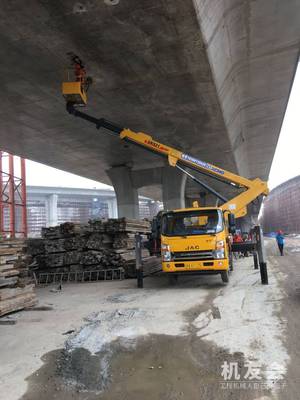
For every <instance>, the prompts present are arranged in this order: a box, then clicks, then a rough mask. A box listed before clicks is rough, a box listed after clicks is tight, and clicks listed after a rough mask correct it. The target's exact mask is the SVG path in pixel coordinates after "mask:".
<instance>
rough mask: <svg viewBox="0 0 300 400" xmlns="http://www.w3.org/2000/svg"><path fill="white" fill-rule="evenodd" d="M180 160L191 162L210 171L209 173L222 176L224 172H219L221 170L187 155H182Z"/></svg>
mask: <svg viewBox="0 0 300 400" xmlns="http://www.w3.org/2000/svg"><path fill="white" fill-rule="evenodd" d="M181 158H182V159H183V160H186V161H189V162H192V163H194V164H197V165H199V166H200V167H203V168H206V169H210V170H211V171H213V172H216V173H217V174H221V175H224V171H223V170H221V169H219V168H217V167H214V166H213V165H211V164H208V163H206V162H205V161H201V160H198V159H197V158H194V157H191V156H189V155H188V154H184V153H183V154H182V156H181Z"/></svg>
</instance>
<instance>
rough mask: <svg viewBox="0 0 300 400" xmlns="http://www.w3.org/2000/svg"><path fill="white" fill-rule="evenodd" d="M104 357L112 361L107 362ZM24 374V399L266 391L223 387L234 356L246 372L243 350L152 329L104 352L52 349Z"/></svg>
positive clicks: (241, 395)
mask: <svg viewBox="0 0 300 400" xmlns="http://www.w3.org/2000/svg"><path fill="white" fill-rule="evenodd" d="M108 358H109V359H110V360H111V361H110V366H109V367H108V363H107V361H108ZM43 361H44V363H45V364H44V365H43V366H42V367H41V368H40V369H39V370H38V371H37V372H35V373H34V374H32V375H31V376H30V377H29V378H28V379H27V381H28V391H27V393H26V394H25V395H24V396H23V397H22V400H40V399H41V398H42V399H43V400H50V399H57V400H70V399H78V400H83V399H85V400H95V399H98V400H100V399H101V400H108V399H109V400H117V399H118V400H121V399H122V400H127V399H128V400H129V399H130V400H141V399H143V400H154V399H159V400H171V399H172V400H173V399H174V400H177V399H189V400H193V399H195V400H196V399H197V400H198V399H201V398H204V396H205V397H206V398H214V399H245V400H248V399H249V400H250V399H256V398H259V397H260V396H263V395H265V394H266V392H262V391H255V390H243V389H233V390H230V389H222V387H221V382H222V380H223V378H222V376H221V366H222V364H223V363H224V361H227V362H237V363H238V365H239V371H240V373H241V374H242V373H244V372H245V371H244V370H243V368H244V367H243V366H244V359H243V354H241V353H236V354H228V353H227V352H226V351H224V350H222V349H219V348H216V347H215V346H213V345H210V344H208V343H204V342H203V341H201V339H199V338H197V337H195V336H194V335H189V336H187V337H174V336H168V335H150V336H146V337H141V338H140V339H138V340H137V342H136V346H135V348H134V349H132V348H131V349H130V348H126V347H124V346H123V345H122V342H121V341H116V342H114V343H113V344H111V346H110V347H109V348H106V350H105V351H103V352H102V354H97V355H91V354H90V353H89V352H88V351H87V350H84V349H76V350H74V351H72V352H71V353H69V354H67V353H66V351H65V350H58V351H53V352H50V353H48V354H46V355H45V356H44V357H43Z"/></svg>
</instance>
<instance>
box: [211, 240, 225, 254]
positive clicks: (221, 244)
mask: <svg viewBox="0 0 300 400" xmlns="http://www.w3.org/2000/svg"><path fill="white" fill-rule="evenodd" d="M213 254H214V258H217V259H219V258H225V250H224V240H218V241H217V242H216V250H214V252H213Z"/></svg>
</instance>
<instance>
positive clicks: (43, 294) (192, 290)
mask: <svg viewBox="0 0 300 400" xmlns="http://www.w3.org/2000/svg"><path fill="white" fill-rule="evenodd" d="M286 250H287V252H286V255H285V256H284V257H280V256H279V255H278V252H277V249H276V246H275V244H274V241H273V240H268V241H267V252H268V267H269V281H270V284H269V285H268V286H262V285H261V283H260V276H259V271H257V270H254V269H253V262H252V258H251V257H248V258H243V259H239V260H236V261H235V270H234V272H233V273H232V274H231V279H230V283H229V284H228V285H227V286H225V285H223V284H222V282H221V279H220V277H219V276H206V277H196V278H195V277H186V278H182V279H181V280H180V281H179V282H178V284H177V286H174V287H170V286H168V282H167V280H166V279H165V278H159V277H153V278H147V279H146V280H145V288H144V289H137V288H136V287H135V281H133V280H126V281H118V282H100V283H90V284H88V283H87V284H77V285H73V284H69V285H65V286H64V287H63V289H62V291H61V292H53V291H50V289H51V288H49V287H47V288H42V289H38V296H39V307H38V308H37V309H36V310H30V311H23V312H20V313H17V314H14V315H12V316H11V317H10V318H9V320H10V321H11V322H12V323H14V324H7V325H3V324H1V325H0V332H1V334H0V348H1V364H0V385H1V391H0V399H1V400H2V399H3V400H4V399H5V400H17V399H22V400H37V399H41V398H42V399H43V400H48V399H49V400H50V399H58V400H62V399H63V400H69V399H78V400H83V399H85V400H94V399H99V400H106V399H118V400H125V399H131V400H138V399H139V400H140V399H143V400H147V399H149V400H150V399H151V400H155V399H162V400H173V399H174V400H177V399H189V400H193V399H197V400H198V399H202V398H204V397H205V398H209V399H210V398H213V399H229V398H230V399H255V400H258V399H260V400H267V399H296V398H298V393H299V390H300V382H299V378H298V377H299V371H300V351H299V345H298V339H299V331H300V330H299V328H300V326H299V325H300V322H299V318H298V316H299V306H300V305H299V299H300V272H299V265H300V239H297V238H293V239H290V240H288V241H287V249H286Z"/></svg>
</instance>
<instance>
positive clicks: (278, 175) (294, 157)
mask: <svg viewBox="0 0 300 400" xmlns="http://www.w3.org/2000/svg"><path fill="white" fill-rule="evenodd" d="M299 104H300V68H298V71H297V73H296V76H295V80H294V84H293V88H292V91H291V95H290V99H289V103H288V107H287V111H286V114H285V117H284V121H283V125H282V129H281V133H280V136H279V140H278V144H277V148H276V151H275V155H274V159H273V163H272V167H271V171H270V176H269V188H270V189H273V188H274V187H276V186H277V185H279V184H281V183H283V182H285V181H286V180H288V179H290V178H293V177H294V176H297V175H299V174H300V134H299V125H300V107H299ZM16 175H17V171H16ZM26 178H27V185H34V186H61V187H77V188H85V189H89V188H90V189H93V188H97V189H101V188H108V187H110V186H108V185H105V184H103V183H100V182H96V181H92V180H90V179H86V178H82V177H80V176H77V175H74V174H70V173H68V172H65V171H61V170H58V169H55V168H51V167H48V166H46V165H43V164H39V163H36V162H34V161H29V160H27V161H26Z"/></svg>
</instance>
